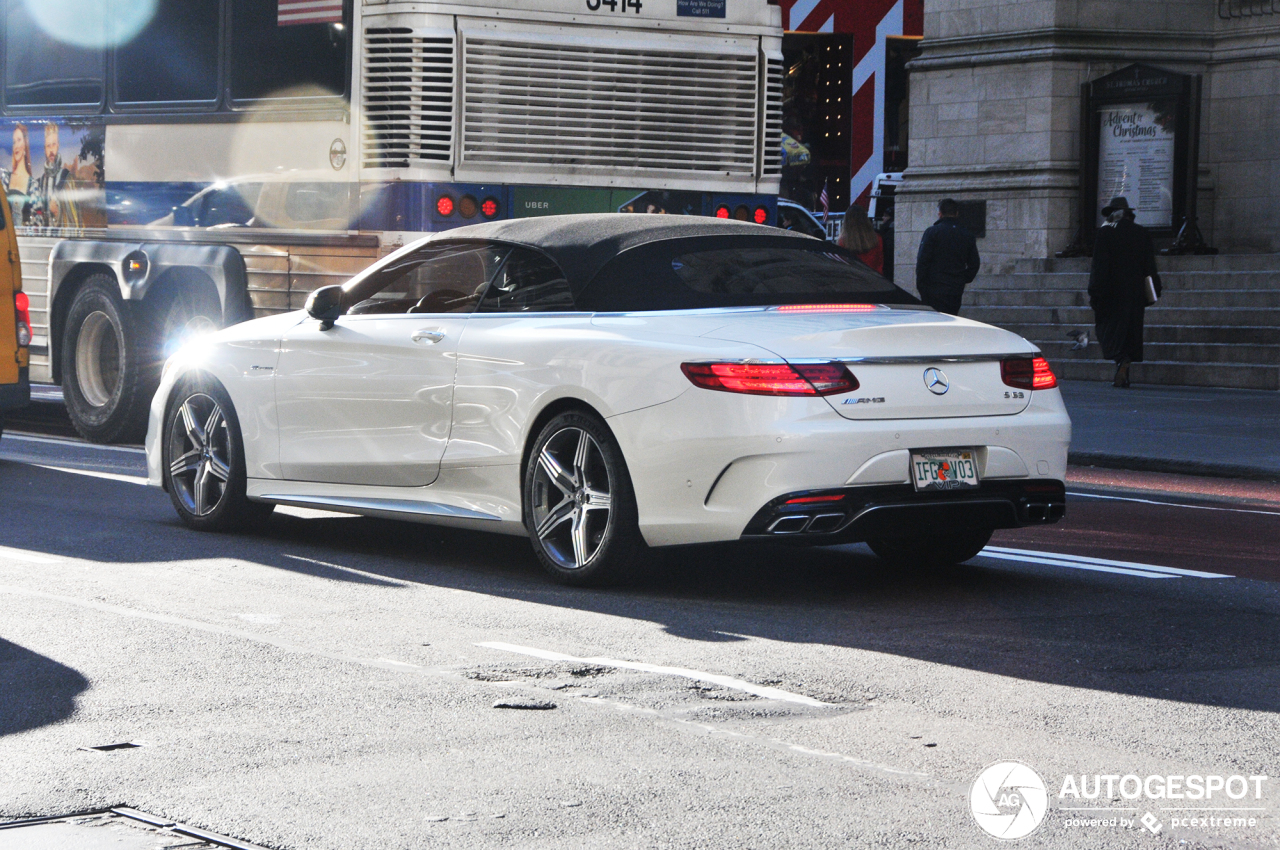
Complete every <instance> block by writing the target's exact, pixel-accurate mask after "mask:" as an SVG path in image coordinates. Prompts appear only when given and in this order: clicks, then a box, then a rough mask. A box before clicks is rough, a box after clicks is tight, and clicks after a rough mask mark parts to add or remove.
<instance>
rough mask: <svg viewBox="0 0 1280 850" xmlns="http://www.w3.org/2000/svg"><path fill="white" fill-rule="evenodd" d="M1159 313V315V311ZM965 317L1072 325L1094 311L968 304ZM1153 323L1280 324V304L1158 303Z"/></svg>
mask: <svg viewBox="0 0 1280 850" xmlns="http://www.w3.org/2000/svg"><path fill="white" fill-rule="evenodd" d="M1157 314H1158V315H1157ZM960 315H961V316H963V317H964V318H966V319H974V320H976V321H979V322H986V323H987V324H989V325H999V326H1000V327H1005V326H1007V325H1015V324H1023V325H1025V324H1037V325H1044V324H1050V325H1064V326H1066V325H1070V326H1074V327H1087V326H1089V325H1092V324H1093V318H1094V317H1093V311H1092V310H1090V309H1089V308H1088V307H1085V306H1063V307H1016V306H1012V307H1011V306H999V307H985V306H968V305H966V306H965V307H964V309H962V310H961V311H960ZM1147 315H1148V319H1147V321H1149V322H1150V323H1152V324H1162V325H1218V326H1223V327H1225V326H1233V325H1253V326H1257V327H1280V308H1266V307H1263V308H1247V309H1246V308H1235V307H1196V308H1188V309H1184V308H1177V307H1163V306H1161V307H1157V308H1155V309H1153V310H1152V311H1151V312H1149V313H1148V314H1147Z"/></svg>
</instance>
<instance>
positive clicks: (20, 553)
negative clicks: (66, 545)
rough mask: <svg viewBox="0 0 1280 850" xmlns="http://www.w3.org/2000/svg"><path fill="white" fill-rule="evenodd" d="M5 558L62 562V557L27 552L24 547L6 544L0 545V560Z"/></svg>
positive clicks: (41, 562)
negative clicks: (18, 547) (10, 546)
mask: <svg viewBox="0 0 1280 850" xmlns="http://www.w3.org/2000/svg"><path fill="white" fill-rule="evenodd" d="M5 559H9V560H13V561H29V562H31V563H33V564H58V563H61V562H62V560H63V559H62V558H55V557H51V556H49V555H38V554H36V553H35V552H29V551H27V550H26V549H11V548H9V547H8V546H0V561H3V560H5Z"/></svg>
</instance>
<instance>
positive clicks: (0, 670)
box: [0, 638, 89, 737]
mask: <svg viewBox="0 0 1280 850" xmlns="http://www.w3.org/2000/svg"><path fill="white" fill-rule="evenodd" d="M88 687H89V680H88V679H86V678H85V677H84V676H81V675H80V674H79V673H77V672H76V671H75V670H72V669H71V668H70V667H66V666H64V665H62V664H59V663H58V662H56V661H54V660H52V659H49V658H45V657H44V656H43V655H37V654H36V653H34V652H32V651H31V650H29V649H24V648H23V647H21V646H18V645H17V644H16V643H10V642H9V641H7V640H4V639H3V638H0V737H3V736H5V735H13V734H15V733H17V732H26V731H27V730H28V729H38V728H40V727H41V726H48V725H50V724H52V723H57V722H58V721H59V720H65V719H66V718H68V717H70V716H71V714H72V712H74V711H75V710H76V697H77V696H79V695H80V693H82V692H83V691H85V690H86V689H87V688H88Z"/></svg>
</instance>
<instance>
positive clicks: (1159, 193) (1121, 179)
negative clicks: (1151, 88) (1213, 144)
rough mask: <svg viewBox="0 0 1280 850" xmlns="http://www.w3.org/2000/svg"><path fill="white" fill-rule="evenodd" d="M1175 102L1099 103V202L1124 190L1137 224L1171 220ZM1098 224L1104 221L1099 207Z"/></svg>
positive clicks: (1161, 225)
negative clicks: (1105, 104) (1102, 104)
mask: <svg viewBox="0 0 1280 850" xmlns="http://www.w3.org/2000/svg"><path fill="white" fill-rule="evenodd" d="M1176 109H1177V104H1176V103H1175V102H1172V101H1157V102H1154V103H1147V102H1138V103H1125V104H1116V105H1113V106H1100V107H1098V123H1099V133H1098V193H1097V196H1096V197H1097V198H1098V200H1099V201H1100V202H1102V203H1106V201H1109V200H1110V199H1111V198H1114V197H1117V196H1120V195H1123V196H1124V197H1125V198H1126V199H1128V201H1129V205H1130V206H1132V207H1133V208H1134V210H1135V211H1136V212H1137V221H1138V224H1141V225H1142V226H1143V227H1147V228H1152V229H1155V230H1169V229H1172V228H1173V226H1174V224H1175V222H1174V218H1173V216H1174V211H1173V191H1174V185H1173V184H1174V179H1173V178H1174V171H1175V161H1174V144H1175V141H1176V139H1175V136H1176V132H1175V130H1176V126H1175V125H1176V123H1177V122H1176V113H1175V111H1176ZM1096 223H1097V224H1099V225H1100V224H1102V214H1101V210H1099V211H1098V220H1097V222H1096Z"/></svg>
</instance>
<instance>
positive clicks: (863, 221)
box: [836, 204, 884, 274]
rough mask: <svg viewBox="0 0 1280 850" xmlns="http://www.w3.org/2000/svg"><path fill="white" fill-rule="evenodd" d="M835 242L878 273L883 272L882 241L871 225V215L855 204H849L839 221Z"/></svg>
mask: <svg viewBox="0 0 1280 850" xmlns="http://www.w3.org/2000/svg"><path fill="white" fill-rule="evenodd" d="M836 244H837V245H839V246H840V247H841V248H844V249H845V250H846V251H848V252H849V253H851V254H853V255H854V256H856V257H857V258H858V259H859V260H861V261H862V262H864V263H866V264H867V265H868V266H870V267H871V268H872V269H874V270H875V271H876V272H878V273H880V274H884V242H883V241H882V240H881V239H880V234H879V233H876V231H875V228H874V227H872V226H871V217H870V216H868V215H867V211H866V210H864V209H863V208H862V207H860V206H858V205H857V204H850V205H849V211H848V212H846V213H845V214H844V220H843V221H841V222H840V235H839V236H838V237H836Z"/></svg>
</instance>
